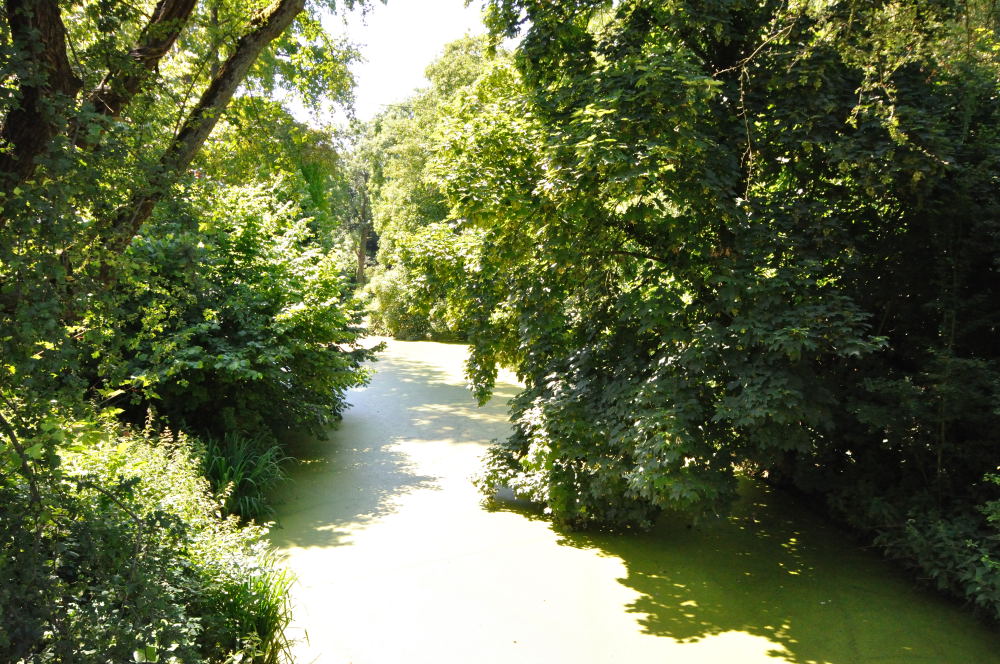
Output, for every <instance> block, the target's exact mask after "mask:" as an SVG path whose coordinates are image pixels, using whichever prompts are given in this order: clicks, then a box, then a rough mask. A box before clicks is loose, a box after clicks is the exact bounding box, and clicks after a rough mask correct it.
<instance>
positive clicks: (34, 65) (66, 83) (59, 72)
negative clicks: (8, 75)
mask: <svg viewBox="0 0 1000 664" xmlns="http://www.w3.org/2000/svg"><path fill="white" fill-rule="evenodd" d="M5 4H6V10H7V21H8V25H9V27H10V33H11V38H12V40H13V42H14V49H15V51H16V52H18V53H24V54H27V56H28V57H27V59H26V60H25V62H24V64H23V65H22V66H21V67H20V70H19V71H18V82H19V89H18V92H19V95H18V96H19V97H20V104H19V105H18V107H17V108H14V109H12V110H11V111H10V112H8V114H7V117H6V118H4V120H3V125H2V126H0V149H2V150H3V152H0V188H2V190H4V191H9V190H10V189H13V188H14V187H15V186H17V185H18V184H21V183H23V182H26V181H27V180H29V179H31V177H32V176H33V175H34V173H35V169H36V167H37V158H38V157H40V156H41V155H43V154H45V152H46V150H47V149H48V148H49V145H50V143H51V142H52V139H53V138H55V136H56V135H57V134H59V133H60V132H62V131H63V130H64V129H65V126H66V113H65V108H66V106H67V104H69V103H71V102H72V100H73V99H74V98H75V97H76V95H77V93H78V92H79V91H80V87H81V86H82V82H81V81H80V80H79V79H78V78H77V77H76V75H74V73H73V69H72V68H71V67H70V63H69V58H68V57H67V56H66V27H65V25H63V21H62V16H61V15H60V13H59V3H58V2H57V0H6V3H5ZM0 223H2V222H0Z"/></svg>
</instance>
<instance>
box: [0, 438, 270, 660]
mask: <svg viewBox="0 0 1000 664" xmlns="http://www.w3.org/2000/svg"><path fill="white" fill-rule="evenodd" d="M65 433H66V432H64V434H65ZM65 438H66V442H65V443H64V445H63V446H62V448H61V458H62V460H63V461H62V465H61V469H60V470H59V471H58V472H45V473H30V472H28V473H18V474H8V475H5V476H4V477H3V479H2V481H0V493H2V496H0V498H2V502H0V510H2V512H0V517H2V518H0V615H3V616H4V620H3V623H2V624H0V660H3V661H11V662H25V663H27V662H32V663H36V662H37V663H42V662H69V661H72V662H78V663H81V664H87V663H89V662H94V663H97V662H108V661H114V662H128V661H158V662H203V661H204V662H223V661H234V660H235V659H238V658H242V661H254V662H262V663H268V664H270V663H273V662H278V661H280V660H281V659H282V657H283V656H284V654H285V653H286V652H287V642H286V641H285V639H284V636H283V630H284V627H285V625H286V624H287V622H288V618H289V609H288V600H287V589H288V585H289V578H288V576H287V573H285V572H284V571H282V570H281V569H280V568H278V567H277V566H276V565H275V562H274V560H273V557H272V556H271V554H270V553H269V552H268V550H267V546H266V543H265V542H264V540H263V535H264V533H265V531H264V529H262V528H260V527H258V526H245V527H244V526H240V525H239V523H238V522H237V521H236V519H235V517H231V518H226V519H223V518H220V517H219V516H218V513H219V504H218V502H217V501H216V499H215V498H214V497H213V496H212V492H211V491H210V488H209V485H208V482H207V481H206V480H205V479H204V478H203V477H201V476H200V474H199V461H198V459H197V458H196V456H195V455H194V454H193V452H192V445H191V442H190V441H189V440H188V439H187V438H185V437H184V436H180V437H179V438H178V439H177V440H171V439H170V438H169V437H168V436H159V437H156V438H153V437H150V436H146V435H136V434H131V433H125V434H121V435H114V434H109V433H105V432H99V433H98V434H96V435H95V434H94V432H93V431H90V432H88V433H87V434H86V435H85V436H84V435H66V436H65ZM84 438H90V440H88V441H86V444H85V443H84ZM94 438H97V439H98V440H96V442H95V441H94Z"/></svg>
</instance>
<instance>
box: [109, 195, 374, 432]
mask: <svg viewBox="0 0 1000 664" xmlns="http://www.w3.org/2000/svg"><path fill="white" fill-rule="evenodd" d="M199 186H202V185H199ZM199 186H193V189H192V192H191V195H190V196H189V197H188V198H186V199H183V200H179V201H176V202H174V203H173V204H172V206H171V207H169V208H167V206H164V207H165V208H166V209H164V210H163V212H162V213H161V214H159V215H158V217H157V219H156V222H155V223H154V224H151V225H150V228H149V229H148V232H147V234H146V235H145V236H144V237H142V238H141V239H138V240H136V241H135V242H134V243H133V245H132V247H131V248H130V249H129V253H128V256H127V258H128V263H129V265H130V266H131V272H130V274H129V275H128V277H127V280H126V281H127V286H128V288H127V292H126V295H125V297H124V300H123V301H122V302H119V303H117V308H115V309H111V310H110V313H109V315H108V318H109V320H108V321H106V322H105V324H104V326H103V327H104V329H112V330H116V333H115V334H116V338H115V340H114V341H113V342H112V343H108V342H107V340H104V339H101V340H98V343H97V344H96V345H97V346H98V348H107V347H109V346H110V347H117V348H118V351H117V352H108V351H107V350H103V353H104V355H103V357H102V363H101V366H100V368H99V369H98V371H99V373H101V374H103V375H104V376H105V379H106V381H107V383H108V384H109V386H110V387H121V388H122V389H123V390H124V391H125V392H127V394H122V395H121V396H120V397H119V400H124V399H126V398H130V399H131V404H132V409H133V410H132V413H133V415H134V416H139V415H141V414H142V413H143V412H145V409H146V408H147V407H153V408H155V409H156V410H157V411H158V412H159V414H160V415H161V416H164V417H166V418H167V420H168V421H169V422H170V423H171V424H172V425H173V426H175V427H182V426H183V427H185V428H188V429H190V430H193V431H196V432H198V433H204V434H209V435H213V436H222V435H224V434H225V433H227V432H230V431H234V432H238V433H242V434H247V435H268V434H271V433H273V432H274V431H276V430H282V429H285V428H288V427H298V428H306V429H310V430H314V431H318V430H321V429H322V428H323V427H324V426H325V425H327V424H329V423H330V422H331V421H333V420H334V419H336V418H337V417H338V416H339V413H340V411H341V410H342V409H343V408H344V406H345V401H344V394H345V393H346V391H347V390H348V388H351V387H354V386H357V385H360V384H363V383H364V382H365V380H366V379H367V373H366V371H365V370H364V369H362V368H361V364H362V363H363V362H364V361H365V360H367V359H369V357H370V356H371V354H370V353H369V351H367V350H364V349H362V348H360V347H359V346H358V345H357V340H358V336H359V329H358V328H357V327H356V324H358V323H360V318H361V311H360V305H358V304H356V303H355V302H354V301H353V299H352V296H351V292H350V285H349V284H348V282H347V279H346V278H345V277H344V276H343V275H342V274H341V273H340V271H339V270H338V268H337V264H336V256H335V255H334V254H333V253H331V252H327V251H325V250H323V249H321V248H319V246H318V245H317V243H316V242H315V241H314V240H315V238H314V237H313V231H312V230H311V229H310V224H309V220H308V219H305V218H300V217H299V216H298V215H297V213H296V204H294V203H283V202H282V199H283V196H284V194H283V192H282V190H281V184H280V183H278V184H277V185H275V186H273V187H265V186H248V187H219V186H216V185H204V187H205V189H199ZM194 228H197V229H198V232H195V231H194Z"/></svg>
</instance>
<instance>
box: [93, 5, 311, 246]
mask: <svg viewBox="0 0 1000 664" xmlns="http://www.w3.org/2000/svg"><path fill="white" fill-rule="evenodd" d="M304 8H305V0H278V1H277V2H276V3H275V4H274V5H272V6H271V9H270V11H268V12H267V14H265V15H264V16H263V17H261V18H260V19H258V20H257V21H256V22H255V23H256V25H255V27H254V29H253V30H252V31H251V32H249V33H247V34H246V35H243V36H242V37H240V39H239V41H238V42H237V43H236V49H235V50H234V51H233V54H232V55H230V56H229V58H228V59H227V60H226V61H225V62H224V63H223V64H222V66H221V67H220V68H219V71H218V74H217V75H216V76H215V77H214V78H213V79H212V82H211V83H210V84H209V86H208V88H207V89H206V90H205V92H204V93H202V95H201V99H200V100H199V101H198V104H197V106H195V107H194V108H193V109H192V110H191V113H190V114H189V115H188V117H187V120H185V122H184V126H183V127H181V130H180V132H179V133H178V134H177V137H176V138H175V139H174V140H173V142H172V143H171V144H170V147H169V148H167V151H166V153H164V155H163V157H162V158H161V159H160V167H161V168H160V171H159V173H158V175H157V176H156V177H155V178H154V179H153V182H152V183H151V186H150V187H149V188H148V189H145V190H143V191H140V192H136V194H135V195H134V196H133V197H132V201H131V203H130V204H129V205H128V206H127V207H126V208H123V209H120V210H119V211H118V213H117V214H116V215H115V217H114V219H113V220H112V222H111V228H110V237H109V238H107V239H108V246H109V247H110V248H111V249H112V251H114V252H115V253H121V252H123V251H124V250H125V249H126V248H127V247H128V245H129V244H130V243H131V242H132V238H133V237H135V235H136V234H137V233H138V232H139V228H140V227H141V226H142V224H143V223H144V222H145V221H146V220H147V219H148V218H149V215H150V214H152V212H153V207H154V206H155V205H156V203H157V202H159V201H160V199H162V198H163V196H164V195H165V194H166V193H167V190H168V189H169V187H170V185H171V184H173V183H174V182H176V181H177V178H178V176H179V175H180V173H181V172H182V171H184V169H186V168H187V167H188V166H189V165H190V164H191V161H192V160H193V159H194V157H195V155H196V154H197V153H198V151H199V150H200V149H201V147H202V146H203V145H204V144H205V141H206V139H208V136H209V134H211V133H212V130H213V129H214V128H215V125H216V123H217V122H218V121H219V117H220V116H221V115H222V112H223V111H224V110H225V109H226V106H227V105H228V104H229V101H230V100H231V99H232V97H233V94H235V92H236V90H237V88H239V86H240V84H241V83H242V82H243V80H244V79H245V78H246V75H247V73H249V71H250V67H251V66H252V65H253V63H254V62H255V61H256V60H257V57H258V56H259V55H260V53H261V51H263V50H264V48H265V47H266V46H267V45H268V44H270V43H271V42H272V41H273V40H275V39H276V38H277V37H278V36H280V35H281V34H282V33H283V32H284V31H285V30H286V29H287V28H288V26H289V25H291V23H292V21H293V20H294V19H295V17H296V16H298V14H299V13H300V12H301V11H302V10H303V9H304Z"/></svg>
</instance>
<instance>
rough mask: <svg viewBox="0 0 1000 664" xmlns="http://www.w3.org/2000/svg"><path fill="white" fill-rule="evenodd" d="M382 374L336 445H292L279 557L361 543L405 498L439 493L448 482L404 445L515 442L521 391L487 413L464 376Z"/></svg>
mask: <svg viewBox="0 0 1000 664" xmlns="http://www.w3.org/2000/svg"><path fill="white" fill-rule="evenodd" d="M375 369H376V371H377V372H378V373H377V375H376V377H375V378H374V380H373V384H372V385H371V386H369V387H366V388H361V389H358V390H353V391H352V392H351V393H350V394H349V395H348V396H349V399H348V400H349V402H350V404H351V405H350V406H349V408H348V410H347V411H346V412H345V414H344V419H343V421H342V422H341V423H340V424H339V425H338V426H337V427H335V428H334V429H333V430H331V431H330V432H329V433H328V435H327V437H326V438H318V437H315V436H298V437H294V438H291V439H290V440H288V441H287V443H286V444H287V449H288V452H289V454H290V455H291V456H292V457H294V458H295V459H296V460H297V461H296V462H295V464H294V465H293V466H292V468H291V469H290V471H289V481H288V482H285V483H283V485H282V487H281V488H280V489H279V492H278V493H277V494H276V495H275V496H274V497H273V504H275V505H276V508H277V510H276V511H277V518H276V524H275V527H274V528H273V529H272V530H271V535H270V539H271V541H272V543H273V544H274V545H275V546H277V547H278V548H288V547H333V546H340V545H343V544H345V543H347V542H348V541H349V536H350V535H351V533H353V532H356V531H357V530H358V529H360V528H363V527H364V526H366V525H367V524H370V523H372V522H374V521H377V520H379V519H381V518H384V517H386V516H388V515H390V514H392V513H393V512H395V510H396V509H397V502H398V499H399V498H401V497H402V496H404V495H406V494H408V493H411V492H413V491H417V490H434V489H436V488H438V479H439V478H437V477H434V476H431V475H428V474H422V473H420V472H417V471H416V470H415V468H414V464H413V462H412V459H410V458H409V457H408V455H407V454H405V453H404V452H402V451H401V450H400V447H399V446H400V444H401V443H403V442H405V443H407V444H418V445H419V444H421V443H429V442H430V441H435V442H441V441H442V440H444V441H445V442H449V443H456V441H470V440H471V441H482V443H475V442H474V443H468V444H472V445H481V444H483V443H485V442H486V441H487V440H488V439H489V438H490V437H500V436H503V435H506V426H507V424H506V421H507V420H506V415H507V406H506V404H507V402H508V400H509V399H510V398H511V397H513V396H514V395H515V394H516V391H517V388H516V387H514V386H511V385H502V384H501V385H498V388H497V390H496V392H495V395H494V397H493V399H492V400H491V401H490V402H489V403H488V404H487V405H486V406H484V407H481V408H480V407H478V406H477V405H476V403H475V400H474V399H473V397H472V396H471V394H470V392H469V391H468V389H467V388H466V387H465V386H464V385H463V384H462V383H461V382H459V381H460V380H461V377H460V376H455V375H453V374H449V373H447V372H445V371H442V370H441V369H440V368H438V367H437V366H435V365H434V364H430V363H426V362H421V361H419V360H414V359H409V358H405V357H394V358H393V359H392V362H391V363H385V364H379V363H376V364H375ZM484 432H486V433H485V435H486V436H487V438H485V439H484Z"/></svg>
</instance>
